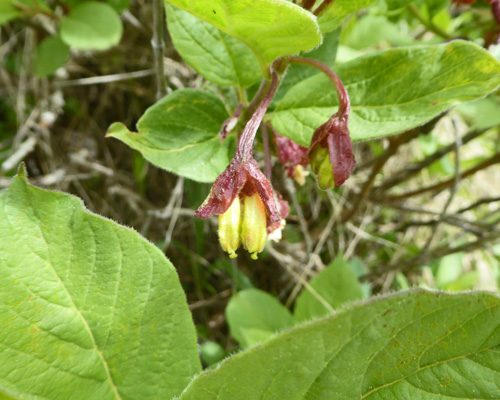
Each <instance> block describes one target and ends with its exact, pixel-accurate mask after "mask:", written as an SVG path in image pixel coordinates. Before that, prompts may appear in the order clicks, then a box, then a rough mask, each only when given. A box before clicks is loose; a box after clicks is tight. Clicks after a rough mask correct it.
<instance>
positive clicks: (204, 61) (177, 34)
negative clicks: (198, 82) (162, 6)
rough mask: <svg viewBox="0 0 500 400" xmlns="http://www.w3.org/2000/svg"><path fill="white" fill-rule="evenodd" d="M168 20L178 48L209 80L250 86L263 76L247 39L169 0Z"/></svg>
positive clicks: (196, 69)
mask: <svg viewBox="0 0 500 400" xmlns="http://www.w3.org/2000/svg"><path fill="white" fill-rule="evenodd" d="M167 21H168V31H169V32H170V36H171V37H172V41H173V42H174V46H175V48H176V49H177V51H178V52H179V54H180V55H181V56H182V58H183V59H184V60H185V61H186V62H187V63H188V64H189V65H191V67H193V69H194V70H195V71H196V72H198V73H199V74H200V75H202V76H203V77H204V78H205V79H208V80H209V81H211V82H214V83H216V84H218V85H221V86H232V85H238V86H240V87H243V88H246V87H249V86H251V85H253V84H254V83H256V82H258V81H259V79H261V78H262V75H261V73H260V68H259V63H258V61H257V59H256V58H255V55H254V54H253V53H252V51H251V50H250V49H249V48H248V46H247V45H246V44H244V43H243V42H241V41H239V40H238V39H235V38H233V37H232V36H229V35H228V34H227V33H224V32H222V31H221V30H219V29H217V28H216V27H215V26H213V25H211V24H209V23H208V22H205V21H203V20H201V19H199V18H197V17H195V16H194V15H192V14H190V13H188V12H186V11H184V10H181V9H180V8H177V7H175V6H172V5H170V4H168V3H167Z"/></svg>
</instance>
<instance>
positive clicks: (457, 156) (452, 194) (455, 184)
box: [422, 119, 462, 253]
mask: <svg viewBox="0 0 500 400" xmlns="http://www.w3.org/2000/svg"><path fill="white" fill-rule="evenodd" d="M453 122H454V124H453V125H454V127H455V129H454V133H455V179H454V180H453V185H452V186H451V188H450V195H449V196H448V200H447V201H446V204H445V205H444V207H443V209H442V211H441V214H440V215H439V219H438V220H437V222H436V225H435V226H434V229H433V230H432V233H431V236H430V237H429V239H428V240H427V242H426V243H425V245H424V247H423V249H422V253H426V252H427V251H428V250H429V248H430V246H431V243H432V241H433V240H434V237H435V236H436V233H437V231H438V229H439V225H440V224H441V222H442V221H443V219H444V216H445V215H446V212H447V211H448V208H449V207H450V205H451V202H452V201H453V198H454V197H455V194H456V193H457V190H458V185H459V183H460V147H461V146H462V141H461V138H460V134H459V133H458V128H457V123H456V120H455V119H454V120H453Z"/></svg>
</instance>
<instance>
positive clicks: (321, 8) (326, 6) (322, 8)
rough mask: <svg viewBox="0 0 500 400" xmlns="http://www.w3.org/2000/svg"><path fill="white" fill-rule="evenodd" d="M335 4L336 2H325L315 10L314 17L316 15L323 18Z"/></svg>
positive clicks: (324, 0) (327, 0)
mask: <svg viewBox="0 0 500 400" xmlns="http://www.w3.org/2000/svg"><path fill="white" fill-rule="evenodd" d="M334 2H335V0H323V3H321V4H320V5H319V6H318V7H317V8H316V10H314V15H316V16H317V17H321V16H322V15H323V14H324V13H325V11H327V10H328V9H329V8H330V6H331V5H333V3H334Z"/></svg>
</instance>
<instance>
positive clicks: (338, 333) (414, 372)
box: [180, 290, 500, 400]
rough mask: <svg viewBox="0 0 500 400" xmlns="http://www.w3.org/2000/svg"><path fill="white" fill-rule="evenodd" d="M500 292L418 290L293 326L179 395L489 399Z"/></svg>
mask: <svg viewBox="0 0 500 400" xmlns="http://www.w3.org/2000/svg"><path fill="white" fill-rule="evenodd" d="M499 348H500V299H499V297H498V296H496V295H493V294H490V293H480V292H478V293H470V294H461V295H449V294H443V293H436V292H434V293H433V292H425V291H422V290H415V291H410V292H403V293H399V294H396V295H391V296H387V297H379V298H375V299H373V300H371V301H367V302H364V303H359V304H356V305H353V306H349V307H346V308H344V309H342V310H340V311H339V312H338V313H336V314H334V315H333V316H330V317H327V318H325V319H322V320H317V321H314V322H311V323H308V324H304V325H301V326H299V327H296V328H293V329H291V330H289V331H287V332H285V333H282V334H280V335H278V336H276V337H274V338H272V339H271V340H269V341H268V342H265V343H263V344H261V345H260V346H258V347H255V348H252V349H250V350H247V351H245V352H243V353H240V354H237V355H235V356H233V357H231V358H230V359H228V360H226V361H225V362H223V363H222V364H221V365H220V366H219V368H218V369H217V370H215V371H211V372H207V373H203V374H201V375H198V376H197V377H196V378H195V379H194V380H193V381H192V382H191V384H190V385H189V386H188V388H187V389H186V391H185V392H184V393H183V394H182V396H181V397H180V399H181V400H191V399H196V400H212V399H214V400H215V399H217V400H226V399H227V400H229V399H230V400H233V399H245V400H254V399H255V400H257V399H268V400H278V399H279V400H281V399H287V400H305V399H308V400H309V399H317V400H323V399H325V400H327V399H328V400H329V399H332V394H334V398H336V399H342V400H359V399H363V400H368V399H369V400H375V399H377V400H378V399H421V400H431V399H432V400H434V399H435V400H438V399H450V400H451V399H478V398H481V399H487V398H491V399H495V398H497V397H498V393H500V363H499V357H498V350H499Z"/></svg>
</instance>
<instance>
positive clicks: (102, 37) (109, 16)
mask: <svg viewBox="0 0 500 400" xmlns="http://www.w3.org/2000/svg"><path fill="white" fill-rule="evenodd" d="M59 29H60V34H61V39H62V40H63V41H64V42H65V43H66V44H67V45H68V46H73V47H75V48H77V49H79V50H106V49H109V48H110V47H112V46H114V45H116V44H118V42H119V41H120V38H121V36H122V31H123V27H122V23H121V21H120V17H119V16H118V14H117V12H116V11H115V10H114V9H113V7H111V6H110V5H109V4H106V3H98V2H96V1H86V2H84V3H81V4H78V5H77V6H76V7H75V8H73V9H72V10H71V12H70V13H69V14H68V15H66V16H65V17H64V18H63V19H62V20H61V22H60V24H59Z"/></svg>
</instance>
